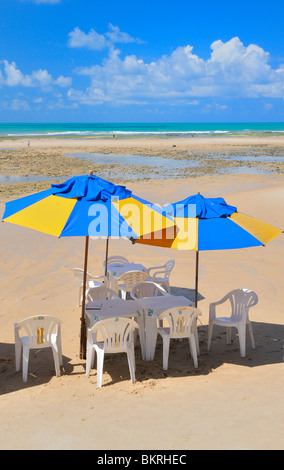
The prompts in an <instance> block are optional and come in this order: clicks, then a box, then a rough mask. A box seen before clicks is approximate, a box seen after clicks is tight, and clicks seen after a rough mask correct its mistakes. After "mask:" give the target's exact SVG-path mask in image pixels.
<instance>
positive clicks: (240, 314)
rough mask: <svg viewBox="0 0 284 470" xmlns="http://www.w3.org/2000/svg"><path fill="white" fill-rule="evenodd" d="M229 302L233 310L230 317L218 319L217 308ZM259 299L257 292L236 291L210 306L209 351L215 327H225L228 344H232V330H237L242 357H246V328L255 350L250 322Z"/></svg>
mask: <svg viewBox="0 0 284 470" xmlns="http://www.w3.org/2000/svg"><path fill="white" fill-rule="evenodd" d="M227 300H229V302H230V304H231V309H230V312H229V315H230V316H229V315H228V316H225V317H217V316H216V307H217V306H218V305H221V304H223V303H224V302H226V301H227ZM257 302H258V297H257V295H256V293H255V292H253V291H252V290H249V289H235V290H233V291H231V292H229V293H228V294H227V295H225V297H223V298H222V299H221V300H219V301H217V302H212V303H211V304H210V305H209V325H208V351H209V350H210V346H211V338H212V332H213V326H214V325H219V326H224V327H225V328H226V332H227V344H229V343H230V342H231V330H232V328H233V327H235V328H237V331H238V334H239V343H240V354H241V357H245V355H246V326H248V331H249V335H250V339H251V345H252V348H253V349H255V342H254V336H253V329H252V324H251V322H250V320H249V309H250V308H251V307H253V306H254V305H256V304H257Z"/></svg>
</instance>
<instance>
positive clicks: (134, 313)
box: [85, 299, 145, 359]
mask: <svg viewBox="0 0 284 470" xmlns="http://www.w3.org/2000/svg"><path fill="white" fill-rule="evenodd" d="M139 309H140V310H141V308H140V305H139V304H138V301H137V300H123V299H111V300H96V301H90V302H88V303H87V304H86V307H85V316H86V324H87V327H88V328H91V327H92V326H93V325H94V324H95V323H97V322H98V321H100V320H103V319H105V318H116V317H130V318H132V317H134V318H136V320H137V323H138V327H139V338H140V345H141V352H142V357H143V359H145V331H144V319H143V312H141V311H140V310H139Z"/></svg>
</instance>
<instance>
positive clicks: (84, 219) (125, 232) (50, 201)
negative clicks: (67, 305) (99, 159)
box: [2, 174, 175, 358]
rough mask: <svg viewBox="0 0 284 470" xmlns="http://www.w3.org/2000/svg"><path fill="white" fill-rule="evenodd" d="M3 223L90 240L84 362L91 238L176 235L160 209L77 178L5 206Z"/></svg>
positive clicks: (126, 191) (93, 179)
mask: <svg viewBox="0 0 284 470" xmlns="http://www.w3.org/2000/svg"><path fill="white" fill-rule="evenodd" d="M2 220H3V221H4V222H10V223H12V224H16V225H21V226H24V227H29V228H32V229H34V230H38V231H40V232H44V233H47V234H50V235H55V236H57V237H72V236H74V237H75V236H76V237H81V236H82V237H85V258H84V276H83V298H82V315H81V319H80V320H81V334H80V357H81V358H83V357H85V355H86V326H85V300H86V299H85V291H86V279H87V263H88V246H89V237H92V238H94V237H101V238H107V239H108V237H116V238H117V237H123V238H127V239H129V238H130V237H135V238H139V237H140V236H142V235H147V234H148V235H149V234H150V233H151V232H152V231H158V233H159V231H160V230H163V229H166V228H167V229H171V228H172V227H174V226H175V222H174V221H173V220H172V219H171V218H170V217H169V216H166V215H165V214H164V213H163V212H162V211H161V209H160V208H159V207H156V206H155V205H154V204H151V203H150V202H147V201H145V200H144V199H141V198H140V197H138V196H135V195H133V194H132V191H130V190H129V189H126V187H125V186H119V185H115V184H113V183H111V182H109V181H106V180H103V179H102V178H99V177H98V176H95V175H93V174H89V175H83V176H75V177H73V178H70V179H68V180H67V181H65V182H63V183H61V184H52V185H51V187H50V188H49V189H46V190H44V191H41V192H38V193H35V194H31V195H29V196H25V197H22V198H19V199H16V200H14V201H9V202H7V203H6V205H5V212H4V215H3V219H2Z"/></svg>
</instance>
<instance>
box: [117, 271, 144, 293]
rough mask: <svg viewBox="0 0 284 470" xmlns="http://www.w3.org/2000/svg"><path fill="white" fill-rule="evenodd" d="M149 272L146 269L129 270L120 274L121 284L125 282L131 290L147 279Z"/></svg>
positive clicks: (127, 288)
mask: <svg viewBox="0 0 284 470" xmlns="http://www.w3.org/2000/svg"><path fill="white" fill-rule="evenodd" d="M147 279H149V274H148V273H146V272H144V271H128V272H127V273H123V274H121V276H119V284H121V283H122V284H124V285H125V286H126V290H131V288H132V287H133V286H135V285H136V284H138V282H142V281H147Z"/></svg>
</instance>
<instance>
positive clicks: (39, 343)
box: [14, 315, 62, 382]
mask: <svg viewBox="0 0 284 470" xmlns="http://www.w3.org/2000/svg"><path fill="white" fill-rule="evenodd" d="M14 332H15V356H16V371H19V370H20V368H21V357H22V358H23V359H22V360H23V381H24V382H26V381H27V378H28V365H29V353H30V349H42V348H48V347H51V348H52V353H53V359H54V365H55V372H56V376H57V377H59V376H60V366H62V349H61V320H60V319H59V318H57V317H54V316H51V315H44V316H34V317H29V318H26V319H25V320H23V321H21V322H19V323H15V325H14ZM22 332H24V333H26V336H23V335H22Z"/></svg>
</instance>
